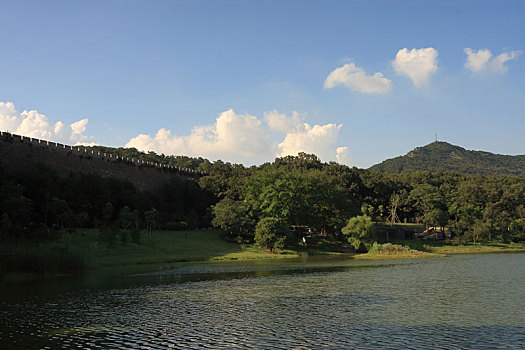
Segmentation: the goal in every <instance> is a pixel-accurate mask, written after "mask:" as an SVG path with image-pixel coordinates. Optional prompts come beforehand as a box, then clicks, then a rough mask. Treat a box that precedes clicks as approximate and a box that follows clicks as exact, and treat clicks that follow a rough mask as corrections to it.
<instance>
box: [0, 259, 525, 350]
mask: <svg viewBox="0 0 525 350" xmlns="http://www.w3.org/2000/svg"><path fill="white" fill-rule="evenodd" d="M149 268H150V269H151V267H149ZM121 273H122V271H106V272H101V271H98V272H96V273H89V274H87V275H84V276H81V277H74V278H73V277H68V278H59V279H53V280H49V281H47V282H46V283H42V282H31V283H17V284H13V283H9V284H7V283H4V284H3V285H2V286H0V297H1V298H0V348H1V349H31V348H50V349H58V348H90V349H98V348H102V349H131V348H137V349H171V348H175V349H216V348H230V349H231V348H239V349H251V348H253V349H458V348H461V349H523V348H525V254H486V255H456V256H451V257H446V258H429V259H412V260H384V261H358V260H353V259H347V260H344V259H340V258H310V259H305V260H303V261H298V260H289V261H286V262H283V261H279V262H269V263H258V264H246V263H235V264H233V263H232V264H217V265H198V266H179V267H174V268H171V269H167V270H166V269H160V270H158V271H157V272H153V273H152V272H141V273H136V271H135V273H132V274H124V275H122V274H121Z"/></svg>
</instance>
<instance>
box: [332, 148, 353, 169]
mask: <svg viewBox="0 0 525 350" xmlns="http://www.w3.org/2000/svg"><path fill="white" fill-rule="evenodd" d="M335 154H336V155H335V159H336V160H337V163H339V164H346V165H350V163H351V160H352V156H351V154H350V149H349V148H348V147H337V149H336V150H335Z"/></svg>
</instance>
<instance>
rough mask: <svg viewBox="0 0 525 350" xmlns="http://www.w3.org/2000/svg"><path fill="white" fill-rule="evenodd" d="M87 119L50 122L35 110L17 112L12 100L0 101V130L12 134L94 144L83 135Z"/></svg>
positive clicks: (62, 141)
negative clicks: (68, 123) (69, 121)
mask: <svg viewBox="0 0 525 350" xmlns="http://www.w3.org/2000/svg"><path fill="white" fill-rule="evenodd" d="M87 124H88V119H87V118H84V119H81V120H79V121H77V122H74V123H72V124H70V125H66V124H64V123H63V122H61V121H58V122H56V123H54V124H53V123H51V122H50V121H49V119H48V118H47V116H46V115H44V114H41V113H38V112H37V111H36V110H31V111H27V110H23V111H22V112H19V111H18V110H17V109H16V107H15V105H14V104H13V103H12V102H0V130H2V131H9V132H11V133H14V134H19V135H23V136H29V137H34V138H39V139H43V140H48V141H54V142H60V143H64V144H72V145H80V144H82V145H94V144H95V142H94V141H95V139H94V138H93V137H90V136H86V135H84V132H85V131H86V127H87Z"/></svg>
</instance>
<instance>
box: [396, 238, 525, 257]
mask: <svg viewBox="0 0 525 350" xmlns="http://www.w3.org/2000/svg"><path fill="white" fill-rule="evenodd" d="M391 243H393V244H399V245H406V246H408V247H409V248H410V249H414V250H419V251H423V252H427V253H437V254H476V253H501V252H525V245H524V244H523V243H513V242H511V243H501V242H481V243H476V244H461V245H452V244H449V243H447V242H445V241H423V240H411V241H392V242H391Z"/></svg>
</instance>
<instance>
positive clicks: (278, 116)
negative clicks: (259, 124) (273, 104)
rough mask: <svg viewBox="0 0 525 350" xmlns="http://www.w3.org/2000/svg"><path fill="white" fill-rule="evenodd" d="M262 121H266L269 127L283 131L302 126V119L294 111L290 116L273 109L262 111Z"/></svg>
mask: <svg viewBox="0 0 525 350" xmlns="http://www.w3.org/2000/svg"><path fill="white" fill-rule="evenodd" d="M264 121H266V123H267V124H268V126H269V127H270V129H272V130H276V131H280V132H283V133H287V132H290V131H293V130H296V129H298V128H300V127H302V126H303V121H302V120H301V117H300V115H299V113H297V112H296V111H294V112H293V113H292V116H291V117H287V116H286V114H283V113H279V111H277V110H273V111H270V112H267V113H264Z"/></svg>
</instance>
